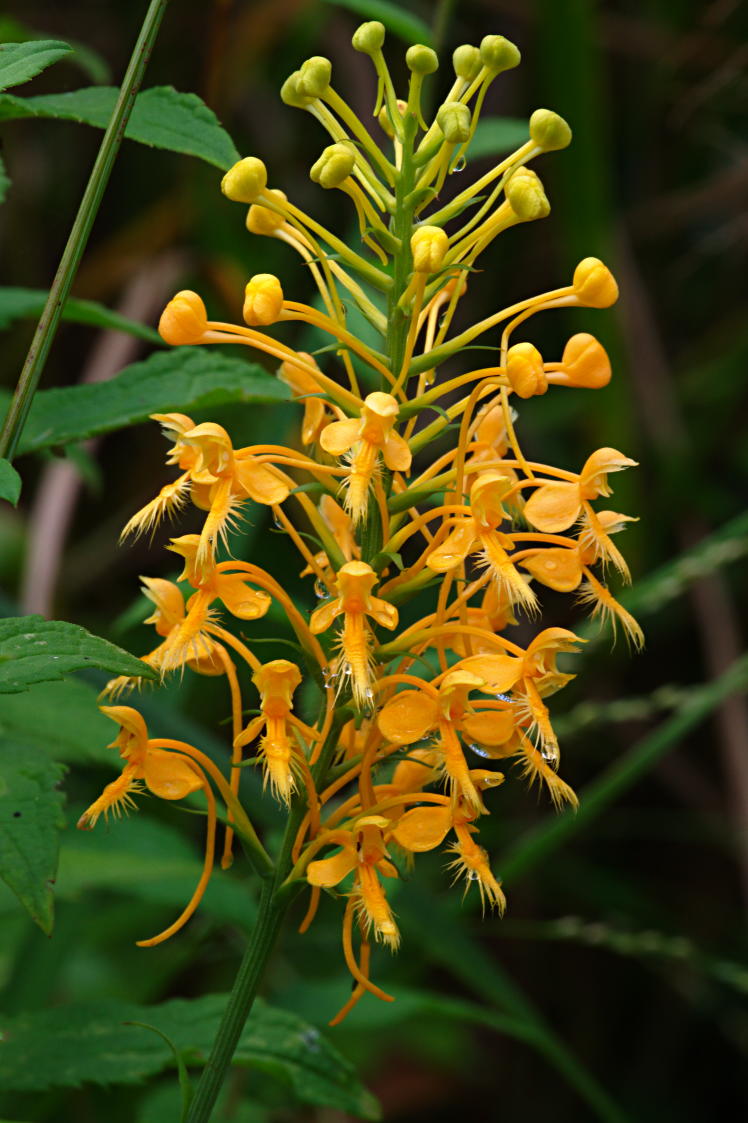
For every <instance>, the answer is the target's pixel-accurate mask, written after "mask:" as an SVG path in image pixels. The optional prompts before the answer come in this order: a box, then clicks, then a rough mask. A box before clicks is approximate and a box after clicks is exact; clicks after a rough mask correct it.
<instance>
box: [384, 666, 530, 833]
mask: <svg viewBox="0 0 748 1123" xmlns="http://www.w3.org/2000/svg"><path fill="white" fill-rule="evenodd" d="M487 658H489V659H490V658H491V657H490V656H489V657H487ZM468 663H470V660H463V662H462V663H461V664H459V665H458V666H457V667H456V668H455V670H453V671H450V672H449V673H448V674H446V675H445V676H444V677H443V679H442V681H441V683H440V685H439V688H438V690H435V689H434V688H433V687H431V686H430V685H429V684H428V683H425V682H422V683H421V689H420V690H403V691H401V692H400V693H399V694H396V695H395V696H394V698H392V699H391V700H390V701H389V702H387V703H386V705H385V706H384V707H383V708H382V710H380V713H379V718H378V724H379V729H380V731H381V732H382V734H383V735H384V737H385V738H386V739H387V740H388V741H389V742H390V744H392V745H412V744H414V743H415V742H416V741H421V740H422V739H423V738H424V737H427V736H429V735H430V734H432V733H434V732H438V739H437V741H436V748H437V751H438V753H439V756H440V757H441V761H442V766H443V769H444V773H445V775H446V776H447V778H448V780H449V783H450V787H451V789H452V793H453V795H454V796H455V797H456V798H458V797H459V798H460V799H462V800H463V801H464V803H465V806H467V807H468V808H470V810H471V812H472V813H474V814H480V813H481V812H485V810H486V808H485V805H484V803H483V800H482V799H481V795H480V792H479V790H478V788H476V786H475V784H474V783H473V779H472V776H471V773H470V769H469V768H468V765H467V762H466V760H465V755H464V753H463V751H462V745H461V742H460V738H459V736H458V734H462V735H463V737H465V739H466V740H467V742H468V744H472V743H477V744H479V745H481V746H496V745H502V744H504V742H506V741H508V739H509V738H510V737H511V735H512V733H513V732H514V726H515V722H516V715H515V712H514V708H513V706H512V703H511V702H501V703H500V704H499V707H500V708H499V707H497V706H495V705H494V706H491V703H490V702H489V701H488V700H487V699H483V700H482V701H483V704H484V706H485V707H486V708H483V709H481V708H480V707H481V700H478V701H472V702H471V700H470V699H469V697H468V696H469V694H471V693H472V692H473V691H482V692H485V691H487V690H488V689H489V684H488V683H487V682H486V680H485V678H483V677H482V676H481V675H480V673H477V674H476V673H473V672H472V671H471V670H468ZM475 665H476V666H477V663H476V664H475ZM489 706H490V707H491V708H488V707H489Z"/></svg>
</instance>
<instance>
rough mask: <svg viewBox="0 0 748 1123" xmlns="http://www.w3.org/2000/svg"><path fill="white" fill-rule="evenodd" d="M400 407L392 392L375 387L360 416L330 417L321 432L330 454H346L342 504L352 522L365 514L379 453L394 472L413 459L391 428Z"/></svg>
mask: <svg viewBox="0 0 748 1123" xmlns="http://www.w3.org/2000/svg"><path fill="white" fill-rule="evenodd" d="M399 410H400V407H399V406H398V404H397V400H396V399H395V398H393V397H392V395H391V394H383V393H381V392H380V391H376V392H375V393H373V394H369V395H367V397H366V400H365V401H364V403H363V405H362V406H361V416H360V418H355V417H351V418H348V419H347V420H346V421H333V422H331V423H330V424H329V425H327V426H326V427H325V428H324V429H323V430H322V434H321V436H320V444H321V445H322V448H323V449H324V450H325V452H329V453H330V454H331V455H332V456H343V455H344V454H346V453H347V454H348V461H349V463H350V471H349V473H348V476H347V477H346V480H345V489H346V490H345V506H346V510H347V511H348V512H349V513H350V516H351V518H352V519H353V522H354V525H356V524H357V523H359V522H360V521H361V519H363V517H364V515H365V514H366V508H367V505H368V502H369V488H370V486H371V482H372V479H373V478H374V474H375V472H376V470H377V467H378V460H379V457H380V456H381V457H382V459H383V460H384V463H385V464H386V465H387V467H388V468H390V469H391V470H392V471H393V472H407V470H408V469H409V468H410V463H411V460H412V456H411V452H410V448H409V447H408V443H407V441H405V440H404V439H403V437H401V436H400V435H399V434H398V433H395V432H394V431H393V426H394V424H395V421H396V420H397V415H398V413H399Z"/></svg>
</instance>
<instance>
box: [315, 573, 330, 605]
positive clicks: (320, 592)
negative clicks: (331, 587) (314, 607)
mask: <svg viewBox="0 0 748 1123" xmlns="http://www.w3.org/2000/svg"><path fill="white" fill-rule="evenodd" d="M314 595H315V597H316V598H317V600H324V599H325V597H327V596H329V595H330V594H329V592H328V590H327V585H326V584H325V583H324V581H323V580H322V579H321V578H320V577H318V578H317V580H316V581H315V582H314Z"/></svg>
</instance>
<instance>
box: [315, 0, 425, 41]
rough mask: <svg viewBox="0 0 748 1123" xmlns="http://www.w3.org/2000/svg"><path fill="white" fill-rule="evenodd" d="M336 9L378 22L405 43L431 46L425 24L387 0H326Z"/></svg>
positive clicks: (411, 13)
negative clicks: (342, 9) (346, 10)
mask: <svg viewBox="0 0 748 1123" xmlns="http://www.w3.org/2000/svg"><path fill="white" fill-rule="evenodd" d="M326 3H328V4H334V5H335V6H336V7H338V8H347V9H348V11H349V12H355V13H356V15H358V16H361V18H362V19H364V20H379V21H380V22H381V23H383V24H384V26H385V27H386V28H387V30H388V31H391V32H392V33H393V34H394V35H399V36H400V38H401V39H404V40H405V42H406V43H425V44H426V46H427V47H430V46H431V42H432V39H433V35H432V32H431V28H430V27H429V25H428V24H427V23H424V21H423V20H422V19H421V18H420V17H419V16H417V15H415V14H414V13H413V12H409V11H408V10H407V9H406V8H404V7H401V6H400V5H398V4H391V3H389V0H326Z"/></svg>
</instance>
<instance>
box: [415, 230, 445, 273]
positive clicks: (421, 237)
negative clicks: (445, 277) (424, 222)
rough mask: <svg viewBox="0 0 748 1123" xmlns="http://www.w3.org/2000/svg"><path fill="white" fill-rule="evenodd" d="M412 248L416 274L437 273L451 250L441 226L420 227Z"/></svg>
mask: <svg viewBox="0 0 748 1123" xmlns="http://www.w3.org/2000/svg"><path fill="white" fill-rule="evenodd" d="M410 248H411V251H412V253H413V268H414V269H415V271H416V273H436V271H437V270H438V269H440V268H441V264H442V262H443V261H444V255H445V254H446V252H447V250H448V249H449V238H448V237H447V235H446V233H445V232H444V230H442V228H441V227H440V226H419V228H418V229H417V230H416V232H415V234H414V235H413V237H412V238H411V239H410Z"/></svg>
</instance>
